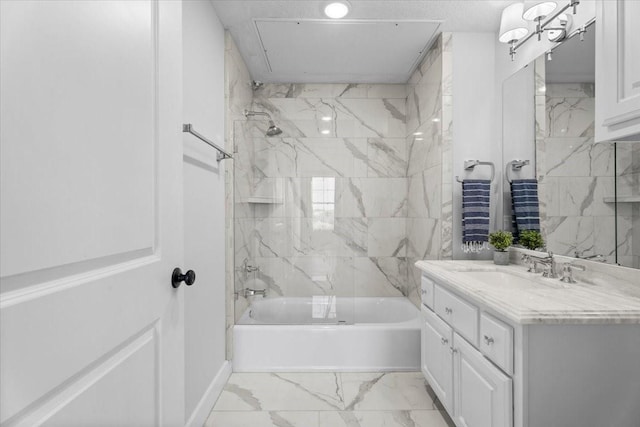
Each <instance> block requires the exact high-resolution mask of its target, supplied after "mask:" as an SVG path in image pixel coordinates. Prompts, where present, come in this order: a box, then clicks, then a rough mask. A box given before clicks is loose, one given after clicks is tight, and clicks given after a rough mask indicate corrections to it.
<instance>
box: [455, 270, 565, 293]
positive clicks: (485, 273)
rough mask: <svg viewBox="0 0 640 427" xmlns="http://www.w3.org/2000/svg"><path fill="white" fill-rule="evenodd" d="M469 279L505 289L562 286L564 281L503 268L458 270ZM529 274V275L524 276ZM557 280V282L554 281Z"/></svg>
mask: <svg viewBox="0 0 640 427" xmlns="http://www.w3.org/2000/svg"><path fill="white" fill-rule="evenodd" d="M459 273H460V274H462V275H464V276H466V277H468V278H469V279H471V280H475V281H480V282H482V283H483V284H484V285H489V286H495V287H499V288H505V289H534V288H539V287H544V288H547V289H548V288H564V287H565V286H564V283H562V282H560V281H559V280H558V279H547V278H543V277H541V276H540V275H535V276H534V275H533V274H531V273H523V274H522V275H521V274H517V273H516V272H510V271H503V270H498V269H495V270H476V271H465V272H461V271H460V272H459ZM526 276H531V277H526ZM556 282H557V283H556Z"/></svg>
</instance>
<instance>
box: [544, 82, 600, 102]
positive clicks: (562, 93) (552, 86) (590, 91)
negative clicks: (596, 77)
mask: <svg viewBox="0 0 640 427" xmlns="http://www.w3.org/2000/svg"><path fill="white" fill-rule="evenodd" d="M545 89H546V91H545V93H546V96H547V97H549V98H595V96H596V92H595V85H594V84H593V83H549V84H547V85H545Z"/></svg>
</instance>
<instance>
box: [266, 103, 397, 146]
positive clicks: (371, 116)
mask: <svg viewBox="0 0 640 427" xmlns="http://www.w3.org/2000/svg"><path fill="white" fill-rule="evenodd" d="M254 102H255V109H257V110H259V111H266V112H268V113H269V114H271V116H272V117H273V118H274V121H275V122H276V123H277V124H278V126H280V128H281V129H282V130H283V134H282V135H283V137H323V136H325V134H324V133H323V131H326V132H328V133H327V135H328V136H333V137H382V138H384V137H389V138H394V137H404V136H405V120H406V117H405V101H404V99H394V98H391V99H374V98H371V99H363V98H267V99H265V98H258V99H256V100H254ZM324 117H327V118H331V120H323V118H324ZM262 132H264V130H263V131H262Z"/></svg>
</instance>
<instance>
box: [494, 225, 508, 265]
mask: <svg viewBox="0 0 640 427" xmlns="http://www.w3.org/2000/svg"><path fill="white" fill-rule="evenodd" d="M512 243H513V235H512V234H511V233H510V232H509V231H504V230H498V231H494V232H493V233H490V234H489V244H491V246H493V247H494V248H495V249H496V250H495V251H494V252H493V262H494V263H495V264H497V265H508V264H509V252H508V251H507V249H508V248H509V246H511V244H512Z"/></svg>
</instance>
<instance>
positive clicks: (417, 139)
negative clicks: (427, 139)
mask: <svg viewBox="0 0 640 427" xmlns="http://www.w3.org/2000/svg"><path fill="white" fill-rule="evenodd" d="M414 139H415V140H416V141H423V140H424V138H414Z"/></svg>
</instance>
